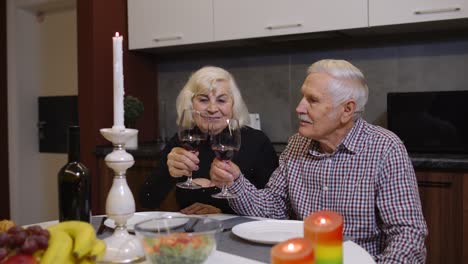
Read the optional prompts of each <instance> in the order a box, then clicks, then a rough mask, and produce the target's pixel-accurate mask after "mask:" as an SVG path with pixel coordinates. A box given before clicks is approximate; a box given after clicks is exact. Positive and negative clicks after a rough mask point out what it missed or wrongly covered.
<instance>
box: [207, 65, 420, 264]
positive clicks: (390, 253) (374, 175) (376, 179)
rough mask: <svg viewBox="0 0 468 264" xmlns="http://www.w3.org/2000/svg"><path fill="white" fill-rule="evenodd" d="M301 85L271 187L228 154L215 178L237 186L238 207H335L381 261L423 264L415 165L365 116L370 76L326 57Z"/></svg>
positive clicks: (258, 212) (273, 214) (263, 213)
mask: <svg viewBox="0 0 468 264" xmlns="http://www.w3.org/2000/svg"><path fill="white" fill-rule="evenodd" d="M301 91H302V94H303V98H302V100H301V101H300V102H299V104H298V106H297V108H296V112H297V114H298V117H299V120H300V125H299V133H298V134H295V135H293V136H292V137H291V138H290V140H289V143H288V146H287V147H286V149H285V150H284V152H283V153H282V154H281V157H280V165H279V167H278V168H277V169H276V170H275V172H274V173H273V175H272V176H271V178H270V181H269V182H268V184H267V185H266V186H265V188H264V189H257V188H255V186H254V185H252V184H251V183H250V182H249V181H248V180H247V179H246V178H245V177H244V176H243V174H242V172H241V171H240V170H239V168H238V167H237V166H236V165H235V164H233V163H225V162H222V161H215V162H213V163H212V165H211V169H210V176H211V179H212V181H213V182H214V183H215V184H216V185H218V186H221V185H223V184H229V185H230V187H229V190H230V191H232V192H233V193H235V194H237V196H238V198H237V199H232V200H230V205H231V207H232V208H233V209H234V210H235V211H236V212H238V213H239V214H244V215H252V216H260V217H269V218H279V219H284V218H291V217H295V218H299V219H304V218H305V217H306V216H308V215H309V214H310V213H312V212H314V211H318V210H325V209H326V210H333V211H336V212H339V213H340V214H341V215H342V216H343V218H344V235H346V236H349V237H351V238H352V240H353V241H355V242H356V243H358V244H359V245H360V246H362V247H363V248H365V249H366V250H367V251H368V252H369V253H370V254H371V255H372V256H373V257H374V258H375V260H376V261H377V262H378V263H424V262H425V258H426V248H425V245H424V240H425V237H426V236H427V227H426V223H425V220H424V217H423V215H422V210H421V202H420V199H419V193H418V185H417V182H416V177H415V174H414V169H413V167H412V164H411V161H410V159H409V157H408V154H407V152H406V149H405V147H404V145H403V143H402V142H401V140H400V139H399V138H398V137H397V136H396V135H395V134H393V133H392V132H390V131H388V130H386V129H384V128H381V127H378V126H375V125H371V124H369V123H367V122H366V121H364V120H363V119H362V118H361V117H360V114H361V113H362V112H363V111H364V106H365V104H366V102H367V97H368V88H367V84H366V81H365V78H364V75H363V74H362V73H361V71H360V70H359V69H357V68H356V67H354V66H353V65H352V64H350V63H349V62H347V61H343V60H321V61H318V62H316V63H314V64H312V65H311V66H310V67H309V70H308V75H307V78H306V79H305V81H304V84H303V85H302V88H301Z"/></svg>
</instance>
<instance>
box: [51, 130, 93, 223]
mask: <svg viewBox="0 0 468 264" xmlns="http://www.w3.org/2000/svg"><path fill="white" fill-rule="evenodd" d="M90 180H91V179H90V176H89V171H88V169H87V168H86V167H85V166H84V165H83V164H82V163H81V162H80V127H79V126H70V127H69V128H68V163H67V164H65V166H63V167H62V169H60V171H59V173H58V193H59V220H60V221H61V222H62V221H66V220H80V221H86V222H90V220H91V182H90Z"/></svg>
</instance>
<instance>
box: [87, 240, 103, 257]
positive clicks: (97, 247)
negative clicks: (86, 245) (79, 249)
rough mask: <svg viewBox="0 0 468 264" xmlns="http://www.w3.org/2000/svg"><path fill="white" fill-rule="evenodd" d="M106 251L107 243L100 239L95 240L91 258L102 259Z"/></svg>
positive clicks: (90, 254)
mask: <svg viewBox="0 0 468 264" xmlns="http://www.w3.org/2000/svg"><path fill="white" fill-rule="evenodd" d="M104 253H106V243H104V241H102V240H100V239H96V240H94V243H93V248H92V249H91V252H90V253H89V259H91V260H92V261H96V260H100V259H101V258H102V257H103V256H104Z"/></svg>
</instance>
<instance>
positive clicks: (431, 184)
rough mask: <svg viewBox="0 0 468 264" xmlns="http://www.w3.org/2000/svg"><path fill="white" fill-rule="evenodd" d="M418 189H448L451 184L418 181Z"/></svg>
mask: <svg viewBox="0 0 468 264" xmlns="http://www.w3.org/2000/svg"><path fill="white" fill-rule="evenodd" d="M418 186H419V187H429V188H450V186H452V183H451V182H438V181H418Z"/></svg>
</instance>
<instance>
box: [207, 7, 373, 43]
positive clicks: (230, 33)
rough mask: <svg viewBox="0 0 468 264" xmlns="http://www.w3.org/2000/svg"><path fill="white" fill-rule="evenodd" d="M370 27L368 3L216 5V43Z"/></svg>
mask: <svg viewBox="0 0 468 264" xmlns="http://www.w3.org/2000/svg"><path fill="white" fill-rule="evenodd" d="M367 26H368V17H367V0H348V1H339V0H320V1H309V0H275V1H271V0H255V1H250V0H236V1H232V0H215V1H214V38H215V40H216V41H218V40H233V39H245V38H256V37H266V36H277V35H288V34H297V33H309V32H318V31H328V30H337V29H348V28H359V27H367Z"/></svg>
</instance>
